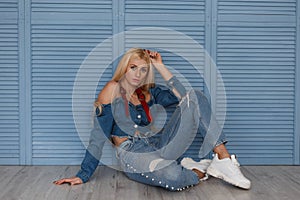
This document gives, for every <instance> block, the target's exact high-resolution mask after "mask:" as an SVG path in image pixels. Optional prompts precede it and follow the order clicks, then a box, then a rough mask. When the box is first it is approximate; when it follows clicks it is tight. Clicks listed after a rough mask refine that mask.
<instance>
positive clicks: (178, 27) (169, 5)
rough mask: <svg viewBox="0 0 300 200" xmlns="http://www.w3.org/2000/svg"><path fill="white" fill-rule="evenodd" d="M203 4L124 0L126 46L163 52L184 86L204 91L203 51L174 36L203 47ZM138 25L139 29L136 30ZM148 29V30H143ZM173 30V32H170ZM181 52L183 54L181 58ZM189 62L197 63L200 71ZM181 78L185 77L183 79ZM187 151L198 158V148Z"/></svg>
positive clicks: (198, 140)
mask: <svg viewBox="0 0 300 200" xmlns="http://www.w3.org/2000/svg"><path fill="white" fill-rule="evenodd" d="M205 7H206V5H205V0H202V1H199V0H194V1H193V0H191V1H181V0H176V1H146V0H142V1H133V0H126V1H125V8H124V10H125V22H124V23H125V24H124V27H125V28H124V29H125V30H126V31H128V33H126V34H125V37H124V38H125V49H129V48H131V47H140V48H149V49H151V50H157V51H159V52H160V53H161V54H162V57H163V60H164V63H165V65H166V66H168V67H169V68H170V69H171V71H172V72H173V73H174V74H175V75H176V76H177V77H178V78H179V79H180V80H181V81H182V82H183V84H184V85H185V86H186V87H187V88H188V86H189V85H190V86H193V87H194V88H196V89H198V90H202V91H203V90H204V81H203V78H202V77H201V74H203V73H205V70H204V54H202V55H199V54H196V53H195V51H194V50H193V49H191V48H192V47H193V43H192V42H191V40H189V39H188V38H186V39H183V40H179V39H180V38H181V37H179V38H178V37H177V36H176V35H177V33H176V31H178V32H181V33H182V34H185V35H186V36H187V37H191V38H193V40H195V42H197V43H199V44H200V45H202V46H203V47H205V45H206V43H207V41H206V35H205V34H206V32H205V23H206V21H205V20H206V18H205V12H206V9H205ZM141 27H142V31H140V30H136V29H137V28H141ZM151 27H156V28H157V29H154V30H152V29H151ZM159 28H162V30H159ZM147 29H149V31H145V30H147ZM164 29H166V30H164ZM135 30H136V31H135ZM172 30H174V31H175V32H174V33H173V32H172ZM141 45H144V46H141ZM159 47H161V48H159ZM173 48H175V49H176V51H177V52H176V53H175V52H171V51H168V49H173ZM187 53H188V55H187ZM180 54H182V55H186V56H185V57H182V56H180ZM190 62H192V63H194V64H197V66H199V68H198V69H199V72H200V73H199V72H198V71H197V70H196V69H195V68H194V66H193V65H192V64H191V63H190ZM173 69H175V70H176V71H174V70H173ZM182 77H184V78H185V79H186V80H184V79H182ZM156 81H157V83H159V84H160V83H163V79H162V78H161V77H160V76H159V75H158V74H157V76H156ZM172 110H174V108H170V109H169V110H168V112H169V114H170V113H171V112H172ZM196 140H197V141H196V142H198V143H199V142H200V138H199V137H198V138H197V139H196ZM188 153H189V155H192V157H193V158H195V159H197V158H198V157H197V155H198V151H197V149H196V147H195V145H194V144H193V145H192V146H191V148H190V149H189V150H188Z"/></svg>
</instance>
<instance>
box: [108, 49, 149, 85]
mask: <svg viewBox="0 0 300 200" xmlns="http://www.w3.org/2000/svg"><path fill="white" fill-rule="evenodd" d="M132 58H139V59H143V60H144V61H146V63H147V66H148V73H147V76H146V79H145V81H144V84H143V86H142V87H141V89H142V90H145V91H146V90H149V89H150V88H151V87H153V86H154V70H153V66H152V64H151V60H150V57H149V55H148V54H147V53H146V52H145V50H144V49H140V48H131V49H129V50H128V51H127V52H126V53H125V54H124V55H123V57H122V58H121V60H120V62H119V64H118V67H117V69H116V71H115V73H114V76H113V77H112V80H113V81H116V82H118V81H120V80H121V79H122V78H123V77H124V75H125V73H126V70H127V67H128V64H129V61H130V59H132Z"/></svg>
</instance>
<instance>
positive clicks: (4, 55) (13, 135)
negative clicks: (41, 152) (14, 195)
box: [0, 0, 20, 164]
mask: <svg viewBox="0 0 300 200" xmlns="http://www.w3.org/2000/svg"><path fill="white" fill-rule="evenodd" d="M0 13H1V14H0V15H1V17H0V164H19V163H20V160H19V159H20V125H19V60H18V59H19V56H18V46H19V44H18V42H19V40H18V1H17V0H13V1H8V0H6V1H0Z"/></svg>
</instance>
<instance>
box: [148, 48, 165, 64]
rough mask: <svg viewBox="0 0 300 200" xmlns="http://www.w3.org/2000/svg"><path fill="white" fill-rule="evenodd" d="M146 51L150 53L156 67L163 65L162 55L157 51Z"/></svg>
mask: <svg viewBox="0 0 300 200" xmlns="http://www.w3.org/2000/svg"><path fill="white" fill-rule="evenodd" d="M145 51H146V52H147V53H148V55H149V57H150V59H151V62H152V64H153V65H154V67H158V65H163V61H162V57H161V55H160V53H158V52H157V51H150V50H145Z"/></svg>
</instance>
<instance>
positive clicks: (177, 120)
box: [117, 90, 226, 191]
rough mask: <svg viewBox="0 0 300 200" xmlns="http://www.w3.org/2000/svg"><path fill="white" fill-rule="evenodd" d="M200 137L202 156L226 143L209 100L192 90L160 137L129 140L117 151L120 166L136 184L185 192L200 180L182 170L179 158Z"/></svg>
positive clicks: (131, 138)
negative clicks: (202, 140) (201, 138)
mask: <svg viewBox="0 0 300 200" xmlns="http://www.w3.org/2000/svg"><path fill="white" fill-rule="evenodd" d="M197 134H200V135H201V136H202V137H203V138H204V142H203V143H202V144H199V145H201V146H202V147H204V148H206V149H205V150H203V148H202V150H201V148H200V152H201V151H202V154H203V155H202V156H203V157H204V154H206V153H208V151H211V150H212V149H213V148H214V147H215V146H217V145H219V144H222V143H225V142H226V140H225V135H224V133H223V132H222V130H221V128H220V127H219V125H218V123H217V121H216V119H215V118H214V116H213V114H212V112H211V107H210V104H209V102H208V100H207V98H206V97H205V96H204V95H203V93H201V92H200V91H194V90H192V91H190V92H189V93H188V94H187V95H186V96H185V97H184V98H182V100H181V101H180V103H179V105H178V106H177V107H176V109H175V111H174V113H173V114H172V116H171V118H170V120H169V121H168V123H167V124H166V126H165V127H164V129H163V131H162V133H161V134H160V135H159V136H156V137H149V138H147V137H145V138H140V137H130V138H129V139H128V140H126V141H125V142H123V143H122V144H121V145H120V146H119V147H118V148H117V153H118V157H119V161H120V165H121V167H122V169H123V170H124V172H125V174H126V175H127V176H128V177H129V178H130V179H132V180H135V181H137V182H140V183H144V184H148V185H152V186H159V187H163V188H165V189H167V190H170V191H181V190H184V189H186V188H188V187H191V186H193V185H196V184H198V183H199V178H198V176H197V174H196V173H195V172H193V171H192V170H188V169H185V168H183V167H182V166H181V165H180V164H179V159H178V158H180V156H181V155H182V154H183V152H185V151H186V149H187V148H188V147H189V146H190V144H191V143H192V142H193V140H194V138H195V136H196V135H197ZM203 152H205V153H203ZM199 156H200V155H199Z"/></svg>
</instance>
